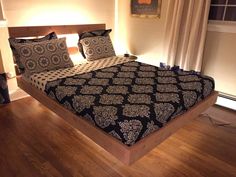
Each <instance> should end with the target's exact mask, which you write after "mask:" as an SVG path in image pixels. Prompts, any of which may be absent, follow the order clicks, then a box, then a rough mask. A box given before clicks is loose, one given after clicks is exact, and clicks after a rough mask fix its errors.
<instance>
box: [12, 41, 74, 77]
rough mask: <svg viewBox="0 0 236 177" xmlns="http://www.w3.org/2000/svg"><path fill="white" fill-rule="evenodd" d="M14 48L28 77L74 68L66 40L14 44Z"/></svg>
mask: <svg viewBox="0 0 236 177" xmlns="http://www.w3.org/2000/svg"><path fill="white" fill-rule="evenodd" d="M13 47H14V48H15V50H16V52H17V53H18V54H19V62H20V63H21V64H22V65H23V67H24V74H25V75H26V76H30V75H31V74H33V73H39V72H42V71H49V70H55V69H60V68H67V67H73V66H74V64H73V62H72V61H71V59H70V57H69V53H68V50H67V45H66V38H60V39H51V40H48V41H42V42H33V43H21V44H14V45H13Z"/></svg>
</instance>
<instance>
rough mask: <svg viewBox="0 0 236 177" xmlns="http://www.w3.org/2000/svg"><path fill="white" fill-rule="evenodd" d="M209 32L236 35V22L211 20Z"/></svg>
mask: <svg viewBox="0 0 236 177" xmlns="http://www.w3.org/2000/svg"><path fill="white" fill-rule="evenodd" d="M207 31H213V32H220V33H236V22H223V21H211V20H209V23H208V29H207Z"/></svg>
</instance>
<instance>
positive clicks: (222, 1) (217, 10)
mask: <svg viewBox="0 0 236 177" xmlns="http://www.w3.org/2000/svg"><path fill="white" fill-rule="evenodd" d="M209 20H218V21H236V0H211V7H210V13H209Z"/></svg>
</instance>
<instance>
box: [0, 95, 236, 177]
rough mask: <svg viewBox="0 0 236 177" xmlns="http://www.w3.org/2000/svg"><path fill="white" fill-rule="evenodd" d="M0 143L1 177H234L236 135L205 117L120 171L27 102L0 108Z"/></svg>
mask: <svg viewBox="0 0 236 177" xmlns="http://www.w3.org/2000/svg"><path fill="white" fill-rule="evenodd" d="M224 111H227V110H224ZM225 113H227V112H225ZM223 115H226V114H222V116H223ZM235 118H236V115H235ZM0 143H1V144H0V176H1V177H42V176H45V177H87V176H88V177H90V176H95V177H99V176H101V177H106V176H107V177H113V176H114V177H116V176H117V177H118V176H125V177H126V176H134V177H139V176H140V177H152V176H153V177H157V176H160V177H162V176H164V177H182V176H187V177H188V176H189V177H195V176H196V177H201V176H205V177H211V176H212V177H224V176H225V177H233V176H235V177H236V129H235V128H230V127H227V128H226V127H217V126H213V125H212V123H211V122H210V121H209V120H208V118H206V117H201V118H197V119H196V120H195V121H194V122H193V123H192V124H190V125H188V126H186V127H184V128H182V129H180V130H179V131H178V132H177V133H175V134H174V135H172V136H171V137H170V138H168V139H167V140H166V141H164V142H163V143H162V144H160V145H159V146H158V147H156V148H155V149H154V150H153V151H151V152H150V153H148V154H147V155H146V156H145V157H143V158H142V159H140V160H138V161H137V162H136V163H134V164H133V165H131V166H125V165H123V164H122V163H121V162H119V161H118V160H116V159H115V158H114V157H112V156H111V155H110V154H108V153H107V152H105V151H104V150H103V149H102V148H100V147H99V146H97V145H96V144H95V143H93V142H92V141H90V140H89V139H88V138H86V137H85V136H83V135H82V134H81V133H79V132H78V131H77V130H76V129H74V128H73V127H71V126H70V125H69V124H67V123H66V122H65V121H64V120H62V119H61V118H60V117H58V116H57V115H56V114H54V113H52V112H51V111H49V110H48V109H47V108H45V107H44V106H42V105H41V104H40V103H39V102H37V101H36V100H34V99H33V98H32V97H28V98H24V99H22V100H18V101H15V102H13V103H11V104H9V105H6V106H2V107H0Z"/></svg>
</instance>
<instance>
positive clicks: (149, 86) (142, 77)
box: [45, 61, 214, 146]
mask: <svg viewBox="0 0 236 177" xmlns="http://www.w3.org/2000/svg"><path fill="white" fill-rule="evenodd" d="M213 90H214V81H213V79H212V78H210V77H207V76H202V75H199V74H196V73H193V72H185V71H173V70H166V69H163V68H158V67H155V66H151V65H147V64H143V63H140V62H136V61H131V62H127V63H123V64H118V65H115V66H111V67H107V68H103V69H98V70H96V71H90V72H87V73H84V74H76V75H73V76H70V77H67V78H59V79H57V80H54V81H49V82H47V84H46V87H45V92H46V94H47V95H48V96H49V97H51V98H52V99H54V100H56V101H57V102H59V103H60V104H62V105H63V106H64V107H66V108H67V109H69V110H70V111H72V112H74V113H75V114H77V115H80V116H82V117H83V118H84V119H86V120H87V121H89V122H90V123H91V124H93V125H95V126H97V127H99V128H100V129H102V130H103V131H105V132H107V133H109V134H110V135H112V136H114V137H115V138H117V139H118V140H120V141H122V142H123V143H124V144H126V145H128V146H131V145H133V144H134V143H136V142H137V141H139V140H140V139H142V138H143V137H145V136H147V135H148V134H150V133H152V132H154V131H157V130H158V129H160V128H161V127H163V126H164V125H165V124H166V123H167V122H168V121H170V120H171V119H174V118H175V117H176V116H177V115H179V114H182V113H183V112H185V111H186V110H188V109H189V108H191V107H192V106H194V105H195V104H196V103H197V102H199V101H201V100H202V99H204V98H205V97H207V96H208V95H209V94H210V93H211V92H212V91H213Z"/></svg>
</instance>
